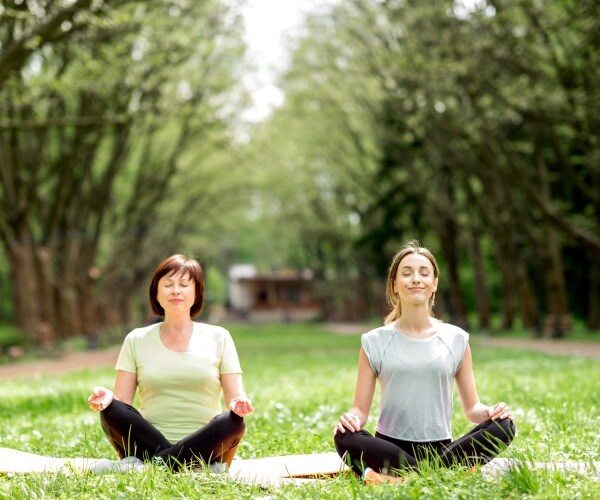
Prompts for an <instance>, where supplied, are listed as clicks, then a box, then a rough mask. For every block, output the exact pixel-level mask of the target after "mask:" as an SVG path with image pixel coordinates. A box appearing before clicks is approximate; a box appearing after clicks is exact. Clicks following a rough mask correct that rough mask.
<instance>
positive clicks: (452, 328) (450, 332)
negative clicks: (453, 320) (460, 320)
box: [437, 322, 469, 343]
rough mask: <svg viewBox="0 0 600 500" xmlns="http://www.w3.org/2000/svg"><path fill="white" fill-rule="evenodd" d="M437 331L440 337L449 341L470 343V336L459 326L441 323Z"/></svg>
mask: <svg viewBox="0 0 600 500" xmlns="http://www.w3.org/2000/svg"><path fill="white" fill-rule="evenodd" d="M437 329H438V335H439V336H440V337H443V338H445V339H447V340H449V341H459V342H463V343H467V342H469V334H468V333H467V332H466V331H465V330H463V329H462V328H460V327H459V326H456V325H452V324H450V323H443V322H440V323H439V324H438V327H437Z"/></svg>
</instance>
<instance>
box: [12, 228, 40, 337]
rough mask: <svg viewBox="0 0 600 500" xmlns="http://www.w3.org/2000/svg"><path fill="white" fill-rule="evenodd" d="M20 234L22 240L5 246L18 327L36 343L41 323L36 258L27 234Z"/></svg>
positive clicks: (13, 240) (15, 240) (13, 239)
mask: <svg viewBox="0 0 600 500" xmlns="http://www.w3.org/2000/svg"><path fill="white" fill-rule="evenodd" d="M20 232H21V234H20V235H19V236H21V238H20V239H16V238H11V239H9V240H8V241H6V240H5V246H6V253H7V256H8V260H9V263H10V271H11V281H12V286H13V300H14V306H15V319H16V321H17V326H18V327H19V328H20V329H21V330H22V331H23V332H24V334H25V336H26V338H27V339H28V340H29V341H31V342H35V341H36V332H37V331H38V328H39V324H40V322H41V320H40V307H39V301H38V300H36V298H37V297H39V289H38V282H37V280H36V271H35V257H34V254H33V251H32V246H31V241H30V238H29V236H28V235H27V232H26V231H20Z"/></svg>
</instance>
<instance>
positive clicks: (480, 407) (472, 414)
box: [465, 402, 490, 424]
mask: <svg viewBox="0 0 600 500" xmlns="http://www.w3.org/2000/svg"><path fill="white" fill-rule="evenodd" d="M465 415H466V417H467V418H468V419H469V420H470V421H471V422H473V423H474V424H480V423H481V422H485V421H486V420H487V419H488V418H490V407H489V406H487V405H484V404H483V403H481V402H477V403H475V404H474V405H473V406H472V407H471V408H469V410H467V411H465Z"/></svg>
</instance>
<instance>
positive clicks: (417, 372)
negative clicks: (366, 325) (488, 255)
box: [361, 322, 469, 442]
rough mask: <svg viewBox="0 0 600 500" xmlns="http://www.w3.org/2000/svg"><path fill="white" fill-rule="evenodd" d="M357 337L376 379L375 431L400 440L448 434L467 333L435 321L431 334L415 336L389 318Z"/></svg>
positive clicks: (432, 438)
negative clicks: (377, 410) (377, 413)
mask: <svg viewBox="0 0 600 500" xmlns="http://www.w3.org/2000/svg"><path fill="white" fill-rule="evenodd" d="M361 341H362V347H363V349H364V351H365V353H366V355H367V358H368V360H369V363H370V364H371V368H372V369H373V371H374V372H375V375H377V378H378V379H379V382H380V384H381V413H380V417H379V420H378V422H377V431H378V432H379V433H381V434H384V435H385V436H389V437H392V438H395V439H401V440H403V441H416V442H427V441H440V440H442V439H452V427H451V423H450V419H451V416H452V387H453V383H454V377H455V375H456V373H457V372H458V369H459V368H460V365H461V363H462V360H463V357H464V353H465V349H466V348H467V345H468V342H469V334H468V333H467V332H465V331H464V330H462V329H461V328H458V327H457V326H454V325H449V324H446V323H441V322H440V323H439V324H438V325H436V331H435V333H434V334H433V335H432V336H431V337H428V338H426V339H415V338H412V337H409V336H407V335H404V334H402V333H401V332H399V331H398V330H397V329H396V328H395V327H394V325H393V324H392V323H391V324H389V325H385V326H382V327H379V328H376V329H375V330H371V331H370V332H368V333H365V334H364V335H363V336H362V339H361Z"/></svg>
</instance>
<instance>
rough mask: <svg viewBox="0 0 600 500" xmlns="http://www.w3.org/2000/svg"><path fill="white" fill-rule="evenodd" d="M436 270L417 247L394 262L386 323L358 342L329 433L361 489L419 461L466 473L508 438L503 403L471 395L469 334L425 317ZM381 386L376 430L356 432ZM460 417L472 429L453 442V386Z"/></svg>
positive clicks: (394, 477) (393, 478) (392, 478)
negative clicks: (342, 408)
mask: <svg viewBox="0 0 600 500" xmlns="http://www.w3.org/2000/svg"><path fill="white" fill-rule="evenodd" d="M438 274H439V270H438V265H437V262H436V260H435V257H434V256H433V255H432V253H431V252H430V251H429V250H428V249H426V248H423V247H421V246H420V245H419V244H418V243H417V242H414V241H413V242H410V243H408V244H407V245H405V246H404V247H403V248H402V249H400V251H399V252H398V253H397V254H396V256H395V257H394V259H393V261H392V264H391V266H390V270H389V274H388V281H387V298H388V302H389V303H390V305H391V306H392V311H391V312H390V314H389V315H388V316H387V317H386V320H385V325H384V326H382V327H380V328H377V329H375V330H372V331H370V332H368V333H365V334H364V335H363V336H362V339H361V343H362V346H361V349H360V352H359V358H358V376H357V382H356V393H355V397H354V405H353V407H352V408H351V409H350V410H349V411H348V412H347V413H345V414H344V415H342V416H341V417H340V419H339V421H338V423H337V426H336V428H335V430H334V433H335V438H334V441H335V446H336V449H337V451H338V453H339V454H340V456H342V457H344V458H347V459H348V460H349V463H350V466H351V467H352V469H353V470H354V471H355V472H356V473H357V474H359V475H361V476H362V478H363V479H364V480H365V482H367V483H382V482H397V481H402V477H401V472H402V470H407V469H412V470H416V469H418V467H419V460H421V459H424V458H428V459H434V460H438V461H439V463H441V464H442V465H444V466H450V465H452V464H463V465H466V466H468V467H472V466H474V465H475V464H482V463H485V462H487V461H489V460H491V459H492V458H494V457H495V456H496V455H497V454H498V453H499V452H500V451H501V450H502V449H503V448H505V447H506V446H508V445H509V444H510V442H511V441H512V438H513V436H514V434H515V426H514V424H513V421H512V415H511V413H510V411H509V409H508V406H507V405H506V404H505V403H498V404H495V405H492V406H488V405H485V404H482V403H481V402H480V401H479V396H478V395H477V389H476V387H475V378H474V376H473V365H472V360H471V349H470V347H469V335H468V333H467V332H465V331H464V330H462V329H460V328H458V327H456V326H454V325H450V324H447V323H443V322H441V321H439V320H437V319H436V318H434V317H433V315H432V307H433V302H434V297H435V292H436V290H437V286H438ZM377 380H379V382H380V384H381V412H380V417H379V420H378V422H377V432H376V434H375V436H372V435H371V434H369V433H368V432H367V431H365V430H364V429H363V427H364V425H365V424H366V422H367V419H368V416H369V410H370V408H371V403H372V401H373V394H374V391H375V385H376V381H377ZM454 381H456V385H457V388H458V394H459V396H460V401H461V404H462V407H463V411H464V413H465V415H466V416H467V418H468V419H469V420H470V421H471V422H473V423H475V424H478V425H477V426H476V427H475V428H474V429H472V430H471V431H470V432H469V433H468V434H466V435H465V436H462V437H461V438H459V439H457V440H454V441H453V440H452V429H451V426H450V421H451V416H452V388H453V383H454Z"/></svg>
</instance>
